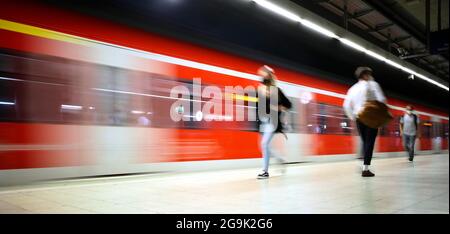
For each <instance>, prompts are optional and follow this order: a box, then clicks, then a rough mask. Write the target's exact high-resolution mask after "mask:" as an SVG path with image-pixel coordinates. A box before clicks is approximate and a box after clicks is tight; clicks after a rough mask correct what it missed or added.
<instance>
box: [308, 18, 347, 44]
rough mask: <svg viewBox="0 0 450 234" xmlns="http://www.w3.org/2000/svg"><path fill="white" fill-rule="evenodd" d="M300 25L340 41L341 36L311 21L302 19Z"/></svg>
mask: <svg viewBox="0 0 450 234" xmlns="http://www.w3.org/2000/svg"><path fill="white" fill-rule="evenodd" d="M300 23H301V24H302V25H304V26H306V27H308V28H310V29H312V30H314V31H316V32H319V33H321V34H323V35H325V36H328V37H332V38H336V39H339V36H338V35H336V34H334V33H333V32H332V31H330V30H328V29H325V28H323V27H321V26H319V25H317V24H315V23H313V22H311V21H309V20H306V19H301V20H300Z"/></svg>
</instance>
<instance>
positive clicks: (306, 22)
mask: <svg viewBox="0 0 450 234" xmlns="http://www.w3.org/2000/svg"><path fill="white" fill-rule="evenodd" d="M252 1H253V2H255V3H257V4H258V5H260V6H262V7H264V8H266V9H268V10H270V11H272V12H274V13H276V14H278V15H281V16H284V17H286V18H288V19H290V20H293V21H296V22H299V23H301V24H302V25H304V26H306V27H308V28H310V29H312V30H314V31H316V32H319V33H321V34H322V35H325V36H328V37H331V38H336V39H338V40H339V41H341V42H342V43H344V44H345V45H347V46H349V47H351V48H353V49H356V50H358V51H361V52H363V53H365V54H367V55H369V56H371V57H373V58H375V59H378V60H380V61H384V62H386V63H387V64H389V65H391V66H393V67H396V68H398V69H400V70H402V71H404V72H406V73H409V74H412V75H414V76H417V77H419V78H420V79H422V80H425V81H427V82H429V83H431V84H433V85H436V86H438V87H440V88H442V89H445V90H447V91H449V87H447V86H445V85H443V84H441V83H439V82H437V81H435V80H433V79H430V78H428V77H426V76H424V75H422V74H419V73H417V72H415V71H413V70H411V69H409V68H407V67H405V66H402V65H400V64H398V63H396V62H394V61H392V60H390V59H388V58H386V57H384V56H382V55H380V54H377V53H375V52H373V51H371V50H369V49H366V48H364V46H362V45H360V44H358V43H355V42H353V41H351V40H349V39H346V38H341V37H339V36H337V35H336V34H335V33H333V32H332V31H330V30H328V29H325V28H323V27H322V26H320V25H317V24H315V23H313V22H311V21H309V20H306V19H302V18H301V17H300V16H298V15H296V14H295V13H292V12H290V11H288V10H286V9H284V8H282V7H280V6H278V5H276V4H274V3H272V2H270V1H267V0H252Z"/></svg>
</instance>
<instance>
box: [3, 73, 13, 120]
mask: <svg viewBox="0 0 450 234" xmlns="http://www.w3.org/2000/svg"><path fill="white" fill-rule="evenodd" d="M14 119H16V98H15V84H14V82H13V81H9V80H6V79H1V78H0V120H6V121H8V120H14Z"/></svg>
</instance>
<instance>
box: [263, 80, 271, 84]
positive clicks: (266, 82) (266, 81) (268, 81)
mask: <svg viewBox="0 0 450 234" xmlns="http://www.w3.org/2000/svg"><path fill="white" fill-rule="evenodd" d="M262 83H263V84H264V85H270V80H269V79H263V80H262Z"/></svg>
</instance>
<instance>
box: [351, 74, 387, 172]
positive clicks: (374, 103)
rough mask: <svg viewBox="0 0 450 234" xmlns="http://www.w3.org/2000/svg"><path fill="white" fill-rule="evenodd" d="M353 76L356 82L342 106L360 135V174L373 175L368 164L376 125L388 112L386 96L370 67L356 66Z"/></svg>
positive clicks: (384, 120)
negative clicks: (361, 157)
mask: <svg viewBox="0 0 450 234" xmlns="http://www.w3.org/2000/svg"><path fill="white" fill-rule="evenodd" d="M355 76H356V78H357V79H358V82H357V83H356V84H354V85H353V86H352V87H351V88H350V89H349V90H348V92H347V96H346V97H345V100H344V104H343V107H344V110H345V113H346V115H347V116H348V117H349V118H350V119H351V120H355V121H356V126H357V128H358V133H359V135H360V137H361V141H362V148H363V157H364V163H363V166H362V176H363V177H373V176H375V174H374V173H372V172H371V171H370V170H369V166H370V164H371V161H372V155H373V150H374V146H375V140H376V137H377V134H378V127H380V126H381V125H382V124H383V123H385V122H386V121H388V120H387V119H388V118H389V116H388V115H389V113H388V111H387V106H386V104H385V103H386V97H385V96H384V94H383V91H382V89H381V87H380V85H379V84H378V83H377V82H376V81H375V80H374V78H373V76H372V69H371V68H369V67H358V68H357V69H356V71H355ZM384 112H386V113H384ZM380 113H381V114H380Z"/></svg>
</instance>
